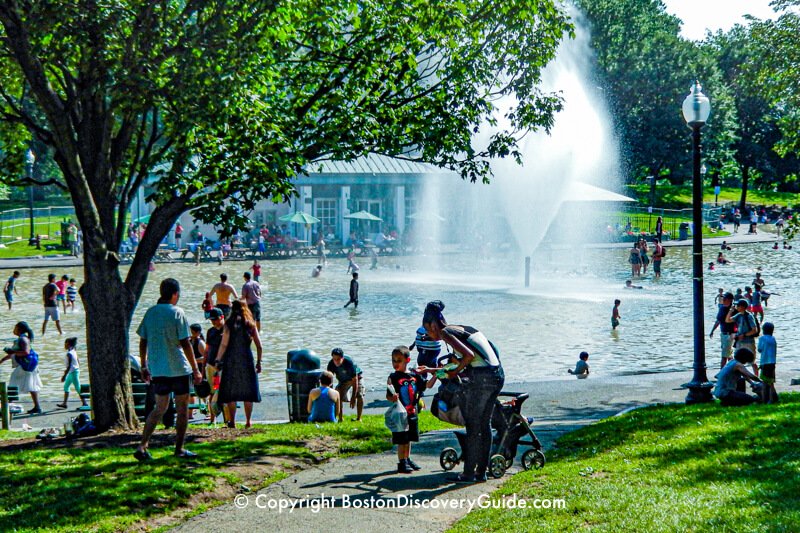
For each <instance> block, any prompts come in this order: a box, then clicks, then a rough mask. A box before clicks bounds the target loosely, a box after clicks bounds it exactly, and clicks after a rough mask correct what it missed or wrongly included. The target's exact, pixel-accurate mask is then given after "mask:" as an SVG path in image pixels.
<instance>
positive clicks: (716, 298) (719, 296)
mask: <svg viewBox="0 0 800 533" xmlns="http://www.w3.org/2000/svg"><path fill="white" fill-rule="evenodd" d="M718 290H719V292H718V293H717V295H716V296H714V305H718V306H719V307H722V298H723V296H724V294H725V289H718Z"/></svg>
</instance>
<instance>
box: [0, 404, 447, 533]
mask: <svg viewBox="0 0 800 533" xmlns="http://www.w3.org/2000/svg"><path fill="white" fill-rule="evenodd" d="M443 427H450V426H447V425H446V424H444V423H443V422H439V421H438V420H437V419H435V418H434V417H433V416H431V415H430V414H429V413H428V412H424V413H422V416H421V417H420V431H430V430H432V429H439V428H443ZM174 435H175V432H174V430H170V431H163V432H156V434H155V435H154V438H153V441H152V445H151V453H152V454H153V456H154V460H153V461H151V462H148V463H139V462H138V461H136V459H134V458H133V456H132V453H133V450H134V447H135V445H136V444H137V443H138V441H139V437H140V436H139V435H138V434H128V433H126V434H114V433H106V434H103V435H100V436H98V437H93V438H89V439H80V440H78V441H74V442H71V443H69V442H66V441H64V440H63V439H62V440H61V442H59V441H58V440H56V441H53V442H51V443H41V442H35V441H33V442H32V439H31V438H30V434H28V435H27V439H25V440H19V436H20V434H19V433H14V434H9V433H8V432H2V431H0V472H2V473H3V475H2V477H3V480H4V482H3V483H1V484H0V502H2V505H0V531H12V530H13V531H34V530H36V531H40V530H46V531H119V530H122V529H128V528H131V527H135V526H134V524H136V523H137V522H140V521H146V522H147V525H148V527H152V526H155V527H163V528H166V527H168V526H170V525H175V523H176V522H178V521H180V520H181V519H182V518H185V517H187V516H191V515H193V514H197V513H200V512H202V511H205V510H207V509H208V508H210V507H213V506H214V505H216V504H220V503H226V502H230V501H231V500H232V498H233V496H234V495H235V494H236V493H237V491H239V490H240V486H241V485H246V486H247V487H248V488H249V489H251V490H257V489H259V488H261V487H263V486H266V485H268V484H270V483H272V482H274V481H277V480H279V479H282V478H284V477H286V476H287V475H289V474H291V473H292V472H293V471H295V470H297V469H302V468H304V467H306V466H307V465H310V464H313V463H315V462H319V461H321V460H324V459H328V458H331V457H335V456H345V455H354V454H369V453H377V452H382V451H385V450H388V449H390V448H391V446H392V445H391V434H390V433H389V431H388V430H387V429H386V428H385V427H384V425H383V417H382V416H375V415H372V416H365V417H364V421H363V422H362V423H356V422H344V423H342V424H320V425H319V427H317V426H316V425H314V424H271V425H266V426H258V427H254V428H251V429H249V430H244V429H237V430H232V429H227V428H215V429H212V428H209V427H208V426H201V427H199V428H198V427H195V426H193V427H192V428H190V429H189V433H188V442H187V447H189V448H190V449H191V450H192V451H193V452H196V453H198V454H199V459H198V460H193V461H189V462H187V461H185V460H179V459H176V458H174V457H173V456H172V451H173V447H174Z"/></svg>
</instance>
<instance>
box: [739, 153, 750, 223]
mask: <svg viewBox="0 0 800 533" xmlns="http://www.w3.org/2000/svg"><path fill="white" fill-rule="evenodd" d="M749 181H750V167H749V166H747V165H743V166H742V198H741V199H740V200H739V212H740V213H742V216H744V213H745V208H746V207H747V186H748V183H749Z"/></svg>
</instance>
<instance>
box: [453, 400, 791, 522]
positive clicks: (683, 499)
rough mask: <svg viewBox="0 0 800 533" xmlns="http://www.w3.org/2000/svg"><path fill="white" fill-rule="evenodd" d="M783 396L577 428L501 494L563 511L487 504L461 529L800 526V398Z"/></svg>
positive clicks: (649, 412)
mask: <svg viewBox="0 0 800 533" xmlns="http://www.w3.org/2000/svg"><path fill="white" fill-rule="evenodd" d="M781 402H782V403H780V404H779V405H753V406H750V407H746V408H724V407H721V406H720V405H719V404H704V405H695V406H685V405H670V406H661V407H651V408H646V409H640V410H636V411H633V412H631V413H628V414H626V415H624V416H620V417H614V418H610V419H606V420H603V421H601V422H598V423H596V424H593V425H591V426H589V427H587V428H584V429H581V430H578V431H576V432H574V433H569V434H567V435H565V436H563V437H562V438H561V439H559V441H558V447H557V449H556V450H554V451H552V452H550V453H549V454H548V463H547V464H546V465H545V467H544V468H543V469H542V470H538V471H529V472H523V473H520V474H517V475H515V476H514V477H512V478H511V479H510V480H509V481H508V482H507V483H506V484H505V485H504V486H503V487H501V488H500V489H499V490H498V491H497V492H496V493H495V494H494V495H493V498H495V499H497V498H499V497H500V496H501V495H511V494H517V495H519V497H522V498H525V499H526V500H529V501H531V502H532V500H534V499H535V498H541V499H545V498H563V499H565V500H566V508H565V509H563V510H552V509H551V510H536V509H525V510H511V511H509V510H505V511H504V510H499V509H488V510H480V511H478V512H473V513H470V514H469V515H467V516H466V517H465V518H464V519H462V520H461V521H460V522H458V523H457V524H456V525H455V527H454V528H453V531H457V532H464V531H489V530H491V531H509V532H512V531H513V532H516V531H520V524H525V526H524V529H525V530H527V531H579V530H585V529H591V530H592V531H608V532H618V531H635V532H639V531H648V532H650V531H654V532H658V531H800V475H799V474H798V471H799V470H800V450H798V447H797V442H798V439H799V438H800V425H798V424H797V418H798V415H800V394H785V395H783V396H781Z"/></svg>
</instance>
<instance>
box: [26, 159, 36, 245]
mask: <svg viewBox="0 0 800 533" xmlns="http://www.w3.org/2000/svg"><path fill="white" fill-rule="evenodd" d="M35 162H36V155H35V154H34V153H33V150H31V149H30V148H29V149H28V151H27V152H25V175H26V177H27V178H28V180H32V179H33V164H34V163H35ZM28 209H29V210H30V218H31V236H30V241H29V242H33V237H34V234H33V233H34V228H33V183H32V182H31V183H30V184H29V185H28Z"/></svg>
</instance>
